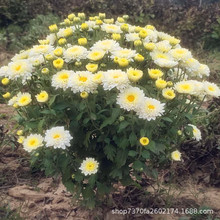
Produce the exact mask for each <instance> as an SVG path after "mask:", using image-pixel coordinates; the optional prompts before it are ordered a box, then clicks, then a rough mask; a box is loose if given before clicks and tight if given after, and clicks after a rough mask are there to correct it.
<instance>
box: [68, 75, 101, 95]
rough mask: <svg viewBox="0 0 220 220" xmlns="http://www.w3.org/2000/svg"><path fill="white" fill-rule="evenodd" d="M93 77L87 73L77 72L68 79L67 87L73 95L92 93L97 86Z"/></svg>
mask: <svg viewBox="0 0 220 220" xmlns="http://www.w3.org/2000/svg"><path fill="white" fill-rule="evenodd" d="M93 77H94V75H93V74H92V73H91V72H89V71H77V72H75V73H72V74H71V75H70V77H69V82H68V87H69V88H70V89H71V90H72V91H73V93H78V92H88V93H93V92H95V90H96V89H97V86H98V84H97V83H95V82H94V80H93Z"/></svg>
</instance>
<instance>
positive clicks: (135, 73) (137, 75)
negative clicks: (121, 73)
mask: <svg viewBox="0 0 220 220" xmlns="http://www.w3.org/2000/svg"><path fill="white" fill-rule="evenodd" d="M127 74H128V79H129V80H131V81H132V82H137V81H138V80H139V79H141V78H142V76H143V71H141V70H138V69H133V68H129V69H128V70H127Z"/></svg>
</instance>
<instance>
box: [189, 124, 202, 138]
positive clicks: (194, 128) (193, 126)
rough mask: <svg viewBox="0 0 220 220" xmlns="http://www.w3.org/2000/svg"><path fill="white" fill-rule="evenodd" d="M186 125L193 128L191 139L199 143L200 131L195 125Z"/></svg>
mask: <svg viewBox="0 0 220 220" xmlns="http://www.w3.org/2000/svg"><path fill="white" fill-rule="evenodd" d="M188 125H189V126H191V127H192V128H193V137H194V138H195V140H197V141H200V140H201V139H202V135H201V131H200V130H199V129H198V128H197V127H196V126H195V125H191V124H188Z"/></svg>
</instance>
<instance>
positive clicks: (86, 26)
mask: <svg viewBox="0 0 220 220" xmlns="http://www.w3.org/2000/svg"><path fill="white" fill-rule="evenodd" d="M81 29H82V30H83V31H87V30H89V25H88V24H86V23H82V24H81Z"/></svg>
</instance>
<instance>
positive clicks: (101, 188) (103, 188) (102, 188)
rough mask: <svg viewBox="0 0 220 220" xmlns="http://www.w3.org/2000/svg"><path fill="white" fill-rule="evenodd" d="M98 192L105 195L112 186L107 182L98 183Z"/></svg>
mask: <svg viewBox="0 0 220 220" xmlns="http://www.w3.org/2000/svg"><path fill="white" fill-rule="evenodd" d="M97 192H98V193H99V194H101V195H105V194H108V193H109V192H110V188H109V187H108V186H106V185H105V184H102V183H97Z"/></svg>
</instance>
